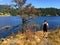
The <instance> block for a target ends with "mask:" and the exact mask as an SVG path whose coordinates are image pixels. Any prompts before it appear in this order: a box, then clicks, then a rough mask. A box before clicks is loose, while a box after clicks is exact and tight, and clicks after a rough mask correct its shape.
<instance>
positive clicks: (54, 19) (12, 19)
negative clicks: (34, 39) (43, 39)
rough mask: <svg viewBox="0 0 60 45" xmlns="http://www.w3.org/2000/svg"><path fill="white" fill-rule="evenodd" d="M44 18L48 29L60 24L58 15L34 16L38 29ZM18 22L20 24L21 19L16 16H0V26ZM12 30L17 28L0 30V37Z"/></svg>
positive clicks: (15, 31)
mask: <svg viewBox="0 0 60 45" xmlns="http://www.w3.org/2000/svg"><path fill="white" fill-rule="evenodd" d="M44 20H47V22H48V23H49V29H56V28H57V27H58V26H60V16H50V17H48V16H43V17H36V20H35V21H36V23H37V24H39V28H40V29H41V27H42V23H43V22H44ZM31 21H32V20H31ZM32 22H34V21H32ZM19 24H22V19H21V18H20V17H18V16H9V17H5V16H4V17H0V28H1V27H4V26H16V25H19ZM12 32H14V33H17V32H18V28H15V29H10V30H0V38H2V37H6V36H8V35H10V34H11V33H12Z"/></svg>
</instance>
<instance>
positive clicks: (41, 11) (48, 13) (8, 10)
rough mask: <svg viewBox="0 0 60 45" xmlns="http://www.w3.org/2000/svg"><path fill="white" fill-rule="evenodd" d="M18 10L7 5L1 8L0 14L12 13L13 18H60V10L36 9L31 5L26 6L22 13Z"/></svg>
mask: <svg viewBox="0 0 60 45" xmlns="http://www.w3.org/2000/svg"><path fill="white" fill-rule="evenodd" d="M1 7H2V8H1ZM4 7H5V8H4ZM18 10H19V9H18V8H13V7H10V6H7V5H1V6H0V13H1V12H2V13H3V14H5V13H10V14H11V15H12V16H17V15H35V16H60V9H57V8H34V6H32V5H31V4H28V5H27V6H25V7H24V8H23V10H22V11H21V12H18Z"/></svg>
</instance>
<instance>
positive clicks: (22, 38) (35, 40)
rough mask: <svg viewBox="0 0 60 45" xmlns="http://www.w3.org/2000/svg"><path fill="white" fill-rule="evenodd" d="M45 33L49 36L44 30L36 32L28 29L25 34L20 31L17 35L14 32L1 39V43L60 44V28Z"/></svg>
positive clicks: (18, 44) (26, 44)
mask: <svg viewBox="0 0 60 45" xmlns="http://www.w3.org/2000/svg"><path fill="white" fill-rule="evenodd" d="M45 34H46V35H45V36H47V38H45V36H44V34H43V31H38V32H35V33H34V32H31V31H26V32H25V33H23V34H22V33H20V32H19V33H18V34H17V35H14V34H13V35H12V36H9V37H8V38H6V39H4V41H1V40H0V45H49V44H50V45H60V30H59V29H57V30H55V31H51V32H50V33H45ZM47 34H48V35H47ZM43 36H44V37H43Z"/></svg>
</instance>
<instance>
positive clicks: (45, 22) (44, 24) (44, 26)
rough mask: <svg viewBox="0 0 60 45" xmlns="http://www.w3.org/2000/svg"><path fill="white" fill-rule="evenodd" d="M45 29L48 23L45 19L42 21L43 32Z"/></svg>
mask: <svg viewBox="0 0 60 45" xmlns="http://www.w3.org/2000/svg"><path fill="white" fill-rule="evenodd" d="M47 30H48V23H47V21H46V20H44V23H43V31H44V32H47Z"/></svg>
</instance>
